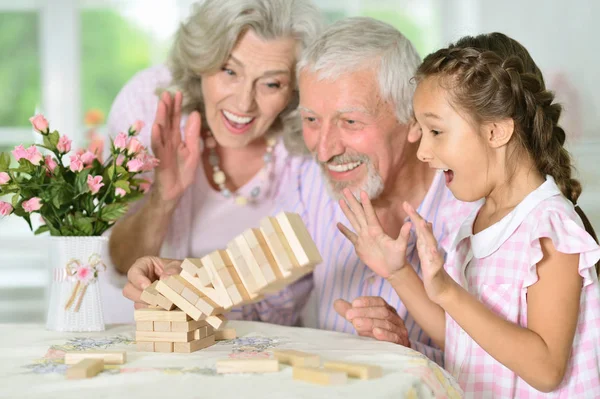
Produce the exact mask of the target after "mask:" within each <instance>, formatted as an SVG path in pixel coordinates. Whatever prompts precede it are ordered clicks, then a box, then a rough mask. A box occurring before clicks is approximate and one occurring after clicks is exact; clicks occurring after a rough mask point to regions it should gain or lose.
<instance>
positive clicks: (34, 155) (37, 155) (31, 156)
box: [27, 145, 44, 166]
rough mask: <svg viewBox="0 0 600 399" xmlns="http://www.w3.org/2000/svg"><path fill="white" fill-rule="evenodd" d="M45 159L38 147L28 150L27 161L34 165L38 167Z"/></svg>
mask: <svg viewBox="0 0 600 399" xmlns="http://www.w3.org/2000/svg"><path fill="white" fill-rule="evenodd" d="M42 159H44V157H43V156H42V153H41V152H40V151H39V150H38V149H37V147H36V146H34V145H32V146H31V147H29V148H28V149H27V160H28V161H29V162H31V163H32V164H33V165H35V166H38V165H39V164H40V162H42Z"/></svg>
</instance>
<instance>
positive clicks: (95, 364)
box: [66, 359, 104, 380]
mask: <svg viewBox="0 0 600 399" xmlns="http://www.w3.org/2000/svg"><path fill="white" fill-rule="evenodd" d="M102 370H104V360H102V359H83V360H81V361H80V362H78V363H77V364H75V365H73V366H71V367H69V368H68V369H67V374H66V375H67V378H68V379H69V380H77V379H80V378H91V377H94V376H95V375H96V374H98V373H99V372H101V371H102Z"/></svg>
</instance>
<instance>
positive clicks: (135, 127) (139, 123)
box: [131, 120, 146, 136]
mask: <svg viewBox="0 0 600 399" xmlns="http://www.w3.org/2000/svg"><path fill="white" fill-rule="evenodd" d="M145 125H146V124H145V123H144V121H140V120H137V121H135V122H134V123H133V125H132V126H131V130H132V131H133V135H134V136H135V135H137V134H139V133H140V131H141V130H142V129H143V128H144V126H145Z"/></svg>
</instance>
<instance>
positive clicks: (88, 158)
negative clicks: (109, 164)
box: [80, 150, 96, 165]
mask: <svg viewBox="0 0 600 399" xmlns="http://www.w3.org/2000/svg"><path fill="white" fill-rule="evenodd" d="M80 158H81V162H83V164H84V165H90V164H91V163H92V162H94V159H96V154H94V153H93V152H91V151H89V150H88V151H86V152H84V153H83V154H81V157H80Z"/></svg>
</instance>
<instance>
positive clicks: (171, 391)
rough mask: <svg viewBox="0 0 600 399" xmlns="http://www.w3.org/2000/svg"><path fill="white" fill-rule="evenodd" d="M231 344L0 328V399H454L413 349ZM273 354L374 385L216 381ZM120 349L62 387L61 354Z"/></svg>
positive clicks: (241, 333)
mask: <svg viewBox="0 0 600 399" xmlns="http://www.w3.org/2000/svg"><path fill="white" fill-rule="evenodd" d="M228 326H229V327H233V328H235V329H236V331H237V334H238V338H237V339H235V340H231V341H221V342H218V343H217V344H216V345H214V346H212V347H209V348H207V349H204V350H201V351H198V352H194V353H191V354H176V353H146V352H137V351H136V347H135V345H134V341H133V340H134V337H135V327H134V326H133V325H109V326H107V330H106V331H102V332H95V333H64V332H53V331H46V330H45V328H44V326H43V325H42V324H0V337H2V339H1V340H0V398H11V399H12V398H43V399H49V398H61V399H68V398H85V399H94V398H111V399H112V398H144V399H149V398H165V399H167V398H169V399H184V398H219V399H227V398H236V399H238V398H255V397H256V398H286V399H288V398H311V399H312V398H344V399H352V398H360V399H364V398H388V397H389V398H391V397H394V398H403V397H405V398H459V397H462V391H461V390H460V388H459V387H458V385H457V383H456V382H455V381H454V380H453V379H452V377H450V376H449V374H448V373H446V372H445V371H444V370H443V369H441V368H440V367H439V366H437V365H436V364H435V363H434V362H432V361H430V360H429V359H427V358H426V357H425V356H423V355H421V354H420V353H418V352H416V351H413V350H411V349H408V348H405V347H402V346H399V345H395V344H391V343H388V342H379V341H376V340H373V339H370V338H363V337H358V336H355V335H351V334H343V333H338V332H332V331H324V330H315V329H310V328H300V327H284V326H278V325H273V324H267V323H258V322H248V321H230V322H229V323H228ZM273 348H284V349H295V350H300V351H305V352H311V353H317V354H319V355H321V358H322V359H327V360H338V361H352V362H361V363H369V364H377V365H380V366H382V367H383V371H384V375H383V377H382V378H379V379H374V380H357V379H353V378H352V379H349V380H348V383H347V384H346V385H340V386H320V385H313V384H309V383H306V382H303V381H295V380H293V379H292V369H291V367H289V366H286V365H282V366H281V368H280V371H279V372H278V373H270V374H238V375H218V374H216V373H215V367H214V366H215V362H216V360H218V359H226V358H253V357H269V356H271V353H270V350H271V349H273ZM86 349H106V350H126V351H127V357H128V358H127V362H126V363H125V364H124V365H119V366H106V368H105V371H104V372H102V373H101V374H99V375H98V376H96V377H94V378H91V379H86V380H67V379H66V378H65V376H64V372H65V370H66V366H65V365H64V363H63V357H64V351H65V350H86Z"/></svg>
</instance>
